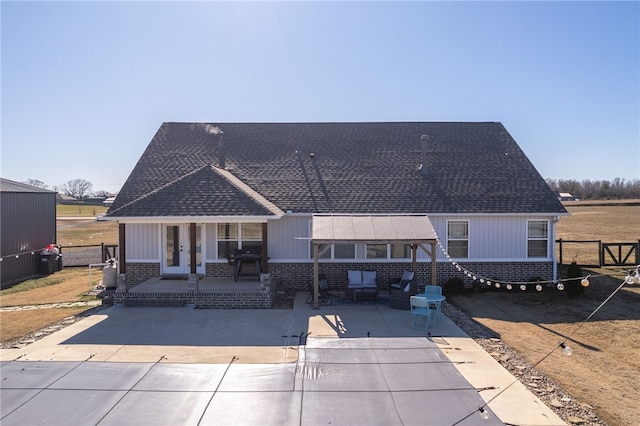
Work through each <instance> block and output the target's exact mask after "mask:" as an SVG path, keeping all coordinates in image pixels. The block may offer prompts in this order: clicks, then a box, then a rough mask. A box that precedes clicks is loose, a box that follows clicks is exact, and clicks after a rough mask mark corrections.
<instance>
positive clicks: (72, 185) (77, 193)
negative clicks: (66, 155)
mask: <svg viewBox="0 0 640 426" xmlns="http://www.w3.org/2000/svg"><path fill="white" fill-rule="evenodd" d="M92 188H93V184H92V183H91V182H89V181H87V180H84V179H72V180H70V181H67V182H66V183H63V184H62V185H60V190H61V191H62V192H64V193H65V194H67V195H70V196H72V197H74V198H84V197H87V196H88V195H89V194H90V193H91V189H92Z"/></svg>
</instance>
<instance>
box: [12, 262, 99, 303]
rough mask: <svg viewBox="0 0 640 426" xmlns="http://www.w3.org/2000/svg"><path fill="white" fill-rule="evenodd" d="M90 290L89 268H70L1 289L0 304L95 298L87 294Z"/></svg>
mask: <svg viewBox="0 0 640 426" xmlns="http://www.w3.org/2000/svg"><path fill="white" fill-rule="evenodd" d="M88 291H89V268H68V269H63V270H62V271H59V272H56V273H55V274H53V275H49V276H48V277H42V278H36V279H33V280H28V281H24V282H23V283H20V284H18V285H17V286H14V287H12V288H9V289H6V290H2V291H0V306H3V307H5V306H24V305H43V304H47V303H61V302H78V301H88V300H95V297H94V296H86V293H87V292H88Z"/></svg>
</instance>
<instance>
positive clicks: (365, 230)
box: [311, 214, 438, 308]
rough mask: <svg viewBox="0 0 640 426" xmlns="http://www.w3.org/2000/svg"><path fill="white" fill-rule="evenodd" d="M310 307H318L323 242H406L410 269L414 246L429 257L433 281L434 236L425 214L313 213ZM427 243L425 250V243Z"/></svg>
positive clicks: (435, 242) (435, 236)
mask: <svg viewBox="0 0 640 426" xmlns="http://www.w3.org/2000/svg"><path fill="white" fill-rule="evenodd" d="M311 239H312V244H313V288H314V308H317V307H318V259H319V257H320V254H321V253H320V246H321V245H326V244H351V243H364V244H392V243H393V244H408V245H410V246H411V252H412V256H411V257H412V264H413V270H414V272H415V269H416V258H417V254H416V253H417V249H418V247H421V248H422V249H423V250H424V251H425V252H427V253H428V254H429V255H430V257H431V280H432V282H434V283H435V282H436V249H435V246H436V244H437V242H438V236H437V235H436V232H435V230H434V228H433V225H432V224H431V221H430V220H429V217H428V216H427V215H344V214H342V215H338V214H335V215H325V214H322V215H321V214H316V215H313V220H312V230H311ZM427 244H428V245H430V246H431V247H430V249H427V247H426V245H427Z"/></svg>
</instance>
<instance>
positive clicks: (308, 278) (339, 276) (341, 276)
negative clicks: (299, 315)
mask: <svg viewBox="0 0 640 426" xmlns="http://www.w3.org/2000/svg"><path fill="white" fill-rule="evenodd" d="M250 266H252V265H247V267H246V268H247V269H246V270H245V269H244V268H243V272H245V271H246V272H251V271H249V267H250ZM462 266H463V267H464V268H465V269H467V270H469V271H472V272H473V273H475V274H478V275H481V276H484V277H486V278H490V279H494V280H496V279H497V280H505V281H529V280H530V279H531V278H534V277H540V278H541V279H542V280H543V281H550V280H552V279H553V262H466V263H462ZM233 268H234V267H233V266H231V265H228V264H226V263H207V264H206V265H205V270H206V273H205V276H207V277H218V278H233ZM319 270H320V273H321V274H325V275H326V276H327V279H328V281H329V286H330V288H331V289H334V290H344V287H345V286H346V282H347V278H346V277H347V271H348V270H370V271H376V272H377V279H378V285H379V286H380V289H382V290H385V289H387V288H388V284H389V282H390V281H391V280H395V279H397V278H399V277H400V276H401V275H402V272H403V271H406V270H411V263H409V262H398V263H360V262H353V263H320V265H319ZM269 272H270V273H271V276H272V277H273V279H274V280H277V281H278V285H279V287H280V288H281V289H286V290H302V291H306V290H307V286H308V284H309V283H310V282H313V281H312V280H313V264H312V263H271V264H269ZM436 272H437V276H438V282H437V284H438V285H443V284H444V283H445V282H446V281H447V280H449V279H451V278H462V279H463V280H464V281H465V284H469V285H471V284H472V283H473V280H472V279H471V278H469V277H467V276H465V275H464V274H463V273H462V272H460V271H458V270H457V269H456V268H455V267H454V266H453V265H452V264H450V263H449V262H438V264H437V271H436ZM158 276H160V264H159V263H127V288H131V287H133V286H135V285H136V284H139V283H141V282H143V281H145V280H147V279H149V278H153V277H158ZM416 277H417V280H418V281H420V282H425V283H429V284H431V282H430V281H431V264H430V263H425V262H419V263H418V264H417V270H416Z"/></svg>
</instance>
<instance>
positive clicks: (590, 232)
mask: <svg viewBox="0 0 640 426" xmlns="http://www.w3.org/2000/svg"><path fill="white" fill-rule="evenodd" d="M565 207H566V208H567V210H568V211H569V213H571V216H567V217H563V218H562V219H560V221H559V222H558V224H557V228H556V231H557V235H556V239H560V238H562V239H563V240H600V241H602V242H603V243H637V242H638V240H639V239H640V205H635V206H629V205H607V206H600V205H594V204H592V203H588V202H585V203H584V204H578V203H576V202H572V203H570V204H567V205H566V206H565ZM562 251H563V253H562V257H563V263H565V264H568V263H570V262H571V261H572V260H574V259H575V260H576V261H577V263H579V264H582V265H597V264H598V263H599V262H598V244H597V243H563V250H562Z"/></svg>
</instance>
